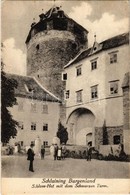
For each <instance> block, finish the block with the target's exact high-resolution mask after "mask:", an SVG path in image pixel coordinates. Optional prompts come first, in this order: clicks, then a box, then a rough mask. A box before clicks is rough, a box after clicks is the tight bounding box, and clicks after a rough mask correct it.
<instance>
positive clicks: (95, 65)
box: [91, 61, 97, 70]
mask: <svg viewBox="0 0 130 195" xmlns="http://www.w3.org/2000/svg"><path fill="white" fill-rule="evenodd" d="M94 69H97V61H93V62H91V70H94Z"/></svg>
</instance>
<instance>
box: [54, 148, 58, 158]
mask: <svg viewBox="0 0 130 195" xmlns="http://www.w3.org/2000/svg"><path fill="white" fill-rule="evenodd" d="M57 154H58V146H57V145H54V160H56V159H57Z"/></svg>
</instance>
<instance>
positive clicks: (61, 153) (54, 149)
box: [27, 144, 92, 172]
mask: <svg viewBox="0 0 130 195" xmlns="http://www.w3.org/2000/svg"><path fill="white" fill-rule="evenodd" d="M33 147H34V145H33V144H31V145H30V148H29V149H28V151H27V160H29V161H30V163H29V171H31V172H34V169H33V161H34V156H35V153H34V150H33ZM50 153H51V155H52V156H53V158H54V160H61V159H65V154H66V146H65V144H62V145H57V144H52V145H51V146H50ZM44 155H45V148H44V147H43V146H42V147H41V159H44ZM91 155H92V147H91V145H89V144H88V147H87V153H86V160H87V161H91Z"/></svg>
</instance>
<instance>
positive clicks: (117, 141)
mask: <svg viewBox="0 0 130 195" xmlns="http://www.w3.org/2000/svg"><path fill="white" fill-rule="evenodd" d="M120 142H121V135H114V136H113V144H114V145H118V144H120Z"/></svg>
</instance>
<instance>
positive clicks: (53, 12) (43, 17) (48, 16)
mask: <svg viewBox="0 0 130 195" xmlns="http://www.w3.org/2000/svg"><path fill="white" fill-rule="evenodd" d="M59 14H60V16H59ZM39 17H40V21H39V22H37V23H35V22H33V23H32V25H31V29H30V31H29V34H28V36H27V39H26V41H25V43H28V42H29V41H30V39H31V37H32V36H31V32H32V30H33V29H35V28H36V31H37V33H38V32H40V31H42V30H44V29H43V26H44V25H45V23H46V22H47V21H50V20H52V19H53V18H60V17H61V19H65V20H66V19H67V20H70V21H72V22H73V23H75V24H76V25H77V26H78V27H79V28H80V29H82V30H83V31H86V32H87V33H88V31H87V30H86V29H85V28H84V27H83V26H81V25H80V24H78V23H77V22H75V21H74V20H73V19H71V18H69V16H68V15H67V14H65V12H64V11H63V10H62V9H61V7H57V6H55V5H54V6H53V7H52V8H51V9H49V10H48V11H47V12H46V13H45V14H44V13H42V14H40V15H39Z"/></svg>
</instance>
